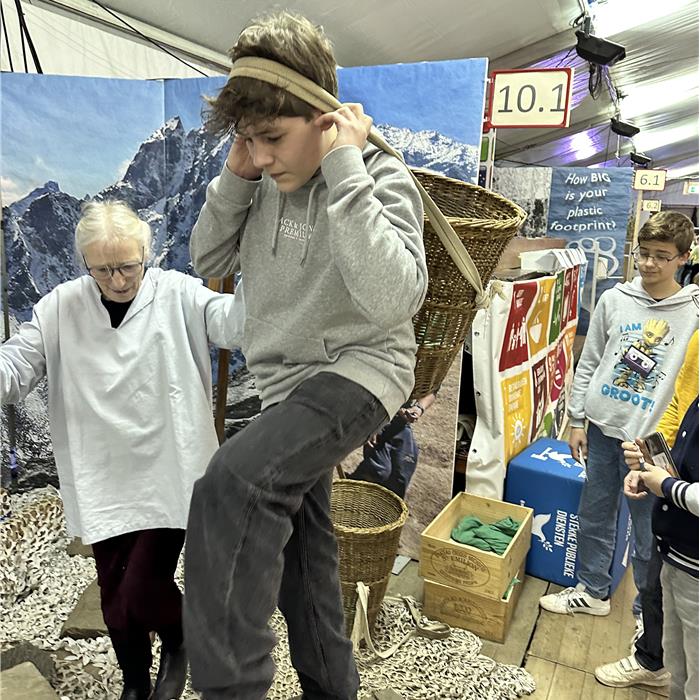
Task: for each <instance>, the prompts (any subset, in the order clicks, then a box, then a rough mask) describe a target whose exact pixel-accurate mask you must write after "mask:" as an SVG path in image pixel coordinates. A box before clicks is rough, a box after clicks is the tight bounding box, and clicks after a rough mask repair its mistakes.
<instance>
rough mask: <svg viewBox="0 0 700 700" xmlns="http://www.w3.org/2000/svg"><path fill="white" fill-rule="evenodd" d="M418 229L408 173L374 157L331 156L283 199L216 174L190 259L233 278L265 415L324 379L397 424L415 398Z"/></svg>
mask: <svg viewBox="0 0 700 700" xmlns="http://www.w3.org/2000/svg"><path fill="white" fill-rule="evenodd" d="M422 230H423V207H422V203H421V200H420V195H419V194H418V191H417V189H416V187H415V185H414V184H413V181H412V180H411V178H410V176H409V174H408V173H407V172H406V168H405V166H404V165H402V164H401V163H400V162H399V161H398V160H396V159H395V158H393V157H391V156H389V155H387V154H385V153H383V152H381V151H379V149H377V148H375V147H374V146H369V145H368V146H366V147H365V149H364V151H360V149H359V148H357V147H355V146H343V147H341V148H338V149H335V150H332V151H331V152H330V153H328V155H326V157H325V158H324V159H323V161H322V163H321V168H320V171H319V172H318V173H317V174H316V175H315V176H314V177H313V178H312V179H311V180H310V181H309V182H308V183H306V185H304V186H303V187H301V188H300V189H299V190H297V191H295V192H292V193H288V194H284V193H280V192H279V190H278V189H277V187H276V185H275V183H274V181H273V180H271V179H270V178H269V177H267V176H266V175H263V177H262V178H261V179H260V180H256V181H249V180H244V179H242V178H239V177H237V176H236V175H234V174H233V173H231V172H230V171H229V170H228V168H227V167H226V166H224V169H223V171H222V173H221V175H220V176H219V177H216V178H214V180H212V182H211V183H210V184H209V186H208V188H207V199H206V203H205V205H204V207H203V208H202V211H201V213H200V215H199V219H198V220H197V223H196V225H195V227H194V230H193V232H192V238H191V241H190V251H191V254H192V260H193V263H194V267H195V269H196V270H197V272H198V273H199V274H201V275H205V276H209V277H223V276H225V275H228V274H231V273H232V272H234V271H235V270H237V269H238V268H239V267H240V269H241V271H242V274H243V279H244V283H245V291H246V307H247V312H246V321H245V330H244V339H243V343H242V349H243V353H244V354H245V357H246V360H247V363H248V367H249V369H250V370H251V372H253V374H254V375H255V377H256V384H257V388H258V391H259V392H260V395H261V398H262V402H263V407H265V406H268V405H270V404H274V403H277V402H278V401H281V400H282V399H284V398H285V397H286V396H287V395H288V394H289V393H290V392H291V391H292V390H293V389H294V388H295V387H296V386H298V385H299V384H300V383H301V382H302V381H304V380H305V379H307V378H308V377H310V376H312V375H314V374H316V373H318V372H324V371H326V372H334V373H336V374H339V375H341V376H343V377H345V378H347V379H350V380H352V381H355V382H357V383H358V384H360V385H362V386H363V387H364V388H366V389H367V390H368V391H369V392H370V393H372V394H373V395H374V396H376V397H377V398H378V399H379V400H380V401H381V402H382V404H383V405H384V408H385V409H386V411H387V413H388V415H389V416H392V415H394V413H396V411H397V410H398V409H399V407H400V406H401V405H402V404H403V403H404V402H405V401H406V399H407V397H408V396H409V394H410V392H411V389H412V387H413V381H414V380H413V369H414V364H415V352H416V342H415V336H414V333H413V325H412V323H411V319H412V317H413V315H414V314H415V313H416V312H417V311H418V309H419V308H420V305H421V303H422V302H423V298H424V296H425V292H426V289H427V283H428V273H427V269H426V262H425V251H424V248H423V238H422Z"/></svg>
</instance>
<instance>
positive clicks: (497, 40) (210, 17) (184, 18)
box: [104, 0, 579, 66]
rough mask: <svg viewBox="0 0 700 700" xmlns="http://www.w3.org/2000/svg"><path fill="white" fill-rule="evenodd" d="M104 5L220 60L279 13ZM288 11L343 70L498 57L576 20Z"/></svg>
mask: <svg viewBox="0 0 700 700" xmlns="http://www.w3.org/2000/svg"><path fill="white" fill-rule="evenodd" d="M104 4H106V5H107V6H108V7H110V8H111V9H113V10H117V11H120V12H123V13H125V14H127V15H131V16H132V17H135V18H137V19H140V20H142V21H144V22H147V23H148V24H152V25H155V26H157V27H160V28H162V29H166V30H167V31H169V32H172V33H173V34H176V35H178V36H182V37H186V38H188V39H190V40H191V41H194V42H196V43H199V44H201V45H202V46H206V47H208V48H210V49H214V50H216V51H219V52H222V53H225V52H226V51H228V49H229V48H230V47H231V45H232V44H233V43H234V41H235V38H236V36H237V35H238V33H239V32H240V30H241V29H242V28H243V27H244V26H245V25H246V24H247V23H248V21H249V20H250V19H251V18H252V17H253V16H255V15H257V14H259V13H260V12H263V11H265V10H268V9H275V8H279V7H280V3H279V2H267V1H264V0H263V1H260V2H255V3H252V2H249V1H246V0H199V2H181V1H180V2H177V1H174V0H163V1H161V0H157V1H155V2H153V1H152V2H143V1H142V0H109V1H108V2H106V3H104ZM282 6H284V5H282ZM288 6H289V7H290V9H292V10H294V11H296V12H299V13H301V14H303V15H306V16H307V17H309V18H311V19H313V20H314V21H315V22H318V23H319V24H322V25H323V26H324V28H325V29H326V31H327V33H328V34H329V35H330V36H331V37H332V39H333V43H334V45H335V49H336V57H337V59H338V62H339V63H340V65H343V66H359V65H378V64H383V63H407V62H411V61H438V60H445V59H452V58H468V57H476V56H479V57H480V56H489V57H492V56H501V55H503V54H506V53H510V52H511V51H513V50H515V49H519V48H521V47H524V46H527V45H528V44H532V43H534V42H537V41H539V40H541V39H545V38H546V37H548V36H551V35H552V34H556V33H558V32H560V31H562V30H563V29H566V27H567V26H568V23H569V21H570V20H571V19H573V18H574V17H575V16H576V15H578V14H579V5H578V0H491V2H489V3H483V2H475V1H474V0H438V1H437V2H426V1H425V0H354V2H347V0H323V2H321V1H320V0H296V1H295V2H293V3H289V5H288Z"/></svg>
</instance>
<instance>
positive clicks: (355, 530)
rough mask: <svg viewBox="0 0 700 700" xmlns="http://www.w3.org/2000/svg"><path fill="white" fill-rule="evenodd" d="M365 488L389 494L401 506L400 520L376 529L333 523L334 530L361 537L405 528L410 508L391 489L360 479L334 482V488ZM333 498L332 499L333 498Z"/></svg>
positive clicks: (378, 526)
mask: <svg viewBox="0 0 700 700" xmlns="http://www.w3.org/2000/svg"><path fill="white" fill-rule="evenodd" d="M336 487H338V488H357V487H360V488H365V487H369V488H370V490H375V491H378V492H382V491H383V492H384V494H389V496H390V497H391V498H392V499H393V500H395V501H396V504H397V505H398V506H399V509H400V511H401V512H400V514H399V516H398V518H397V519H396V520H395V521H394V522H393V523H389V524H387V525H377V526H376V527H350V526H348V525H340V524H338V523H336V522H334V523H333V528H334V529H335V530H337V531H339V532H342V533H347V534H355V535H361V534H373V535H376V534H379V533H382V532H390V531H391V530H395V529H396V528H397V527H403V526H404V524H405V523H406V520H407V519H408V506H407V505H406V502H405V501H404V500H403V499H402V498H401V497H400V496H397V495H396V494H395V493H394V492H393V491H390V490H389V489H387V488H385V487H384V486H381V485H380V484H374V483H372V482H371V481H362V480H360V479H337V480H335V481H334V482H333V488H336ZM331 498H332V497H331Z"/></svg>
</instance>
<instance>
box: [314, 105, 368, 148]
mask: <svg viewBox="0 0 700 700" xmlns="http://www.w3.org/2000/svg"><path fill="white" fill-rule="evenodd" d="M314 124H316V126H318V127H320V128H321V129H322V130H323V131H326V129H330V128H331V127H332V126H334V125H335V128H336V129H337V132H338V135H337V136H336V139H335V141H334V143H333V145H332V146H331V148H330V150H331V151H333V150H335V149H336V148H340V147H341V146H357V147H358V148H359V149H360V150H362V149H363V148H364V147H365V144H366V143H367V136H369V131H370V129H371V128H372V117H370V116H369V115H368V114H365V111H364V109H363V108H362V105H361V104H359V103H357V102H348V103H346V104H344V105H342V106H341V107H340V109H336V110H335V112H328V113H327V114H322V115H321V116H320V117H317V118H316V120H315V121H314Z"/></svg>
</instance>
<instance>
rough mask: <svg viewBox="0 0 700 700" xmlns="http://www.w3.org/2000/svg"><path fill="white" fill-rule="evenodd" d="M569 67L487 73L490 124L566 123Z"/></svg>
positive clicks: (500, 126)
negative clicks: (489, 82) (489, 75)
mask: <svg viewBox="0 0 700 700" xmlns="http://www.w3.org/2000/svg"><path fill="white" fill-rule="evenodd" d="M573 77H574V70H573V68H537V69H532V70H504V71H494V72H493V73H492V74H491V90H490V100H489V114H488V123H489V126H490V127H491V128H496V129H515V128H527V127H529V128H543V127H548V128H556V127H562V128H563V127H567V126H569V115H570V112H571V110H570V105H571V86H572V85H573Z"/></svg>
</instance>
